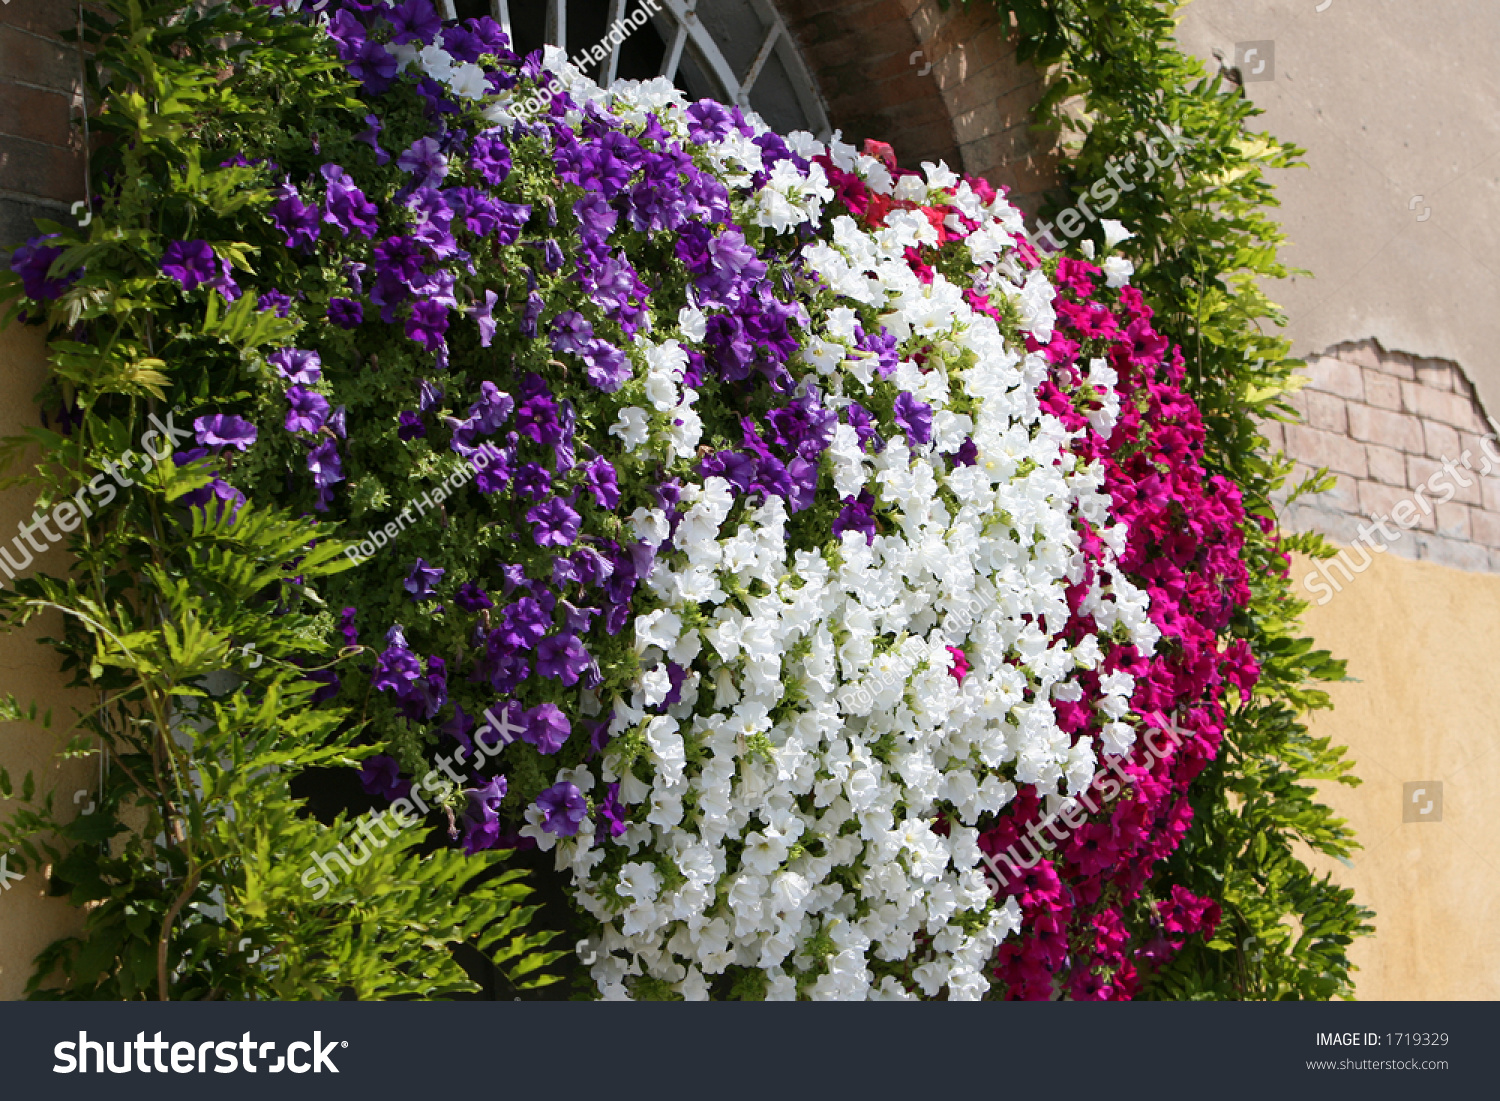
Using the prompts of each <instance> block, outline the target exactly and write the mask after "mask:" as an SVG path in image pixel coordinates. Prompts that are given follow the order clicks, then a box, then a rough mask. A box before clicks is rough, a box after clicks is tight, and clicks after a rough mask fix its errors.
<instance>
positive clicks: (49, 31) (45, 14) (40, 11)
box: [0, 0, 78, 38]
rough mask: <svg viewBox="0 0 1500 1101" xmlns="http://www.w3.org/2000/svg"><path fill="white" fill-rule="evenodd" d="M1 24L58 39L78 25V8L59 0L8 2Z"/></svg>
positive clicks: (0, 12) (14, 0) (1, 8)
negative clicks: (62, 33)
mask: <svg viewBox="0 0 1500 1101" xmlns="http://www.w3.org/2000/svg"><path fill="white" fill-rule="evenodd" d="M0 23H5V24H6V25H8V26H11V27H19V28H20V29H22V30H27V31H33V32H35V33H36V34H41V35H46V36H47V37H49V38H56V37H57V35H58V33H59V32H61V31H64V30H69V29H71V28H73V27H76V26H77V25H78V8H77V7H76V6H74V5H72V4H67V3H60V2H59V0H6V3H5V6H4V7H0Z"/></svg>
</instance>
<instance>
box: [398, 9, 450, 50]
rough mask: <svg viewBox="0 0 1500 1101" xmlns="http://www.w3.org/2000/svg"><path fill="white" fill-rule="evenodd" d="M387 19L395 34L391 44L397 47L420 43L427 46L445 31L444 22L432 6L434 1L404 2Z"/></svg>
mask: <svg viewBox="0 0 1500 1101" xmlns="http://www.w3.org/2000/svg"><path fill="white" fill-rule="evenodd" d="M387 18H389V19H390V21H391V29H392V32H393V33H392V37H391V43H392V44H393V45H396V46H401V45H404V44H405V43H407V42H420V43H422V44H423V45H424V46H425V45H427V44H428V43H429V42H431V41H432V40H433V39H435V38H436V37H437V36H438V34H439V33H440V32H441V31H442V29H443V21H442V19H441V18H440V17H439V16H438V13H437V9H436V8H434V7H433V6H432V0H404V2H403V3H400V4H397V5H396V6H395V8H394V9H393V10H392V11H391V12H390V13H389V15H388V16H387Z"/></svg>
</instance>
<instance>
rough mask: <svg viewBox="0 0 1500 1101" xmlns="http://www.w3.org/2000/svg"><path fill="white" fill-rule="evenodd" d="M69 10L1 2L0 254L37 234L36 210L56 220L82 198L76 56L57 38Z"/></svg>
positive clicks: (38, 1)
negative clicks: (72, 202) (76, 123)
mask: <svg viewBox="0 0 1500 1101" xmlns="http://www.w3.org/2000/svg"><path fill="white" fill-rule="evenodd" d="M76 12H77V9H76V8H72V9H70V8H69V7H68V6H67V5H66V4H59V3H57V2H56V0H7V2H6V3H5V4H4V5H3V6H0V254H4V253H7V252H9V250H10V249H11V248H12V247H14V246H15V245H17V244H19V243H20V242H21V241H23V240H25V239H26V238H27V237H30V236H32V235H33V234H35V233H36V227H35V225H34V224H33V219H34V218H35V217H36V216H38V215H40V216H43V217H47V218H51V219H53V220H56V221H61V220H63V219H64V218H66V217H67V216H68V214H67V206H68V203H70V202H71V201H72V200H74V199H81V198H83V190H84V186H83V143H82V140H81V136H80V133H79V130H78V127H77V126H76V125H75V123H74V120H75V119H77V118H78V117H79V114H80V107H81V104H82V99H81V95H80V91H79V80H78V55H77V52H76V48H75V47H73V46H69V45H67V44H65V43H64V42H62V40H61V39H60V38H59V37H58V32H59V31H60V30H62V29H64V28H67V27H70V26H72V24H73V23H74V22H75V20H76V19H77V14H76Z"/></svg>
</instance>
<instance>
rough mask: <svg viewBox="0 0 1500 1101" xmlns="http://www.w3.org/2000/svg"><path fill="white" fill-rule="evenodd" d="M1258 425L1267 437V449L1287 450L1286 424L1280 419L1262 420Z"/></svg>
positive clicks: (1262, 433)
mask: <svg viewBox="0 0 1500 1101" xmlns="http://www.w3.org/2000/svg"><path fill="white" fill-rule="evenodd" d="M1256 427H1257V428H1259V429H1260V433H1261V435H1263V436H1265V438H1266V447H1267V450H1270V451H1285V450H1286V434H1285V432H1284V431H1283V429H1284V428H1285V426H1284V425H1283V424H1282V423H1281V422H1280V421H1261V422H1260V423H1259V424H1258V425H1256Z"/></svg>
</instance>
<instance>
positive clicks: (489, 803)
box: [464, 776, 510, 856]
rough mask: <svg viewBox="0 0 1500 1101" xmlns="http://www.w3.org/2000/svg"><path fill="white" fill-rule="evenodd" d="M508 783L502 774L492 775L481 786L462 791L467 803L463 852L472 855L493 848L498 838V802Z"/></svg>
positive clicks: (507, 788)
mask: <svg viewBox="0 0 1500 1101" xmlns="http://www.w3.org/2000/svg"><path fill="white" fill-rule="evenodd" d="M509 790H510V785H509V783H508V782H507V781H506V779H505V777H504V776H495V777H492V778H491V779H490V781H489V783H487V784H485V785H484V786H483V787H478V788H472V789H470V790H467V791H465V792H464V794H465V795H466V796H468V799H469V805H468V806H467V807H466V808H465V809H464V852H465V853H466V854H467V855H469V856H473V855H474V854H475V853H478V852H483V851H485V850H486V849H493V848H494V847H495V843H496V842H497V841H499V840H500V804H501V802H502V801H503V800H504V799H505V794H506V792H507V791H509Z"/></svg>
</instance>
